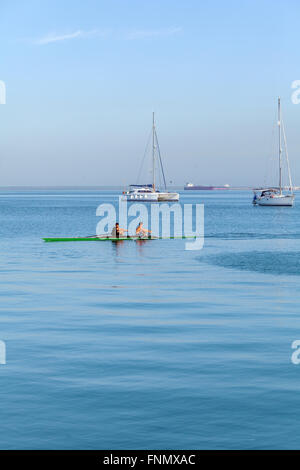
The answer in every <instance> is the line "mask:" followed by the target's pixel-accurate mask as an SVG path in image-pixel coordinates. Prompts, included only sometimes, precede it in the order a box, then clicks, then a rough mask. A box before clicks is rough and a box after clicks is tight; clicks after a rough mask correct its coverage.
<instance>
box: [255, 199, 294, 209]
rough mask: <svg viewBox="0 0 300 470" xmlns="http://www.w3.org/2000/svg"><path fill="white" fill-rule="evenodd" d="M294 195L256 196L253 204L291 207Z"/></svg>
mask: <svg viewBox="0 0 300 470" xmlns="http://www.w3.org/2000/svg"><path fill="white" fill-rule="evenodd" d="M294 199H295V196H277V197H276V196H274V197H262V198H257V199H256V201H255V204H258V205H259V206H277V207H278V206H281V207H292V206H293V205H294Z"/></svg>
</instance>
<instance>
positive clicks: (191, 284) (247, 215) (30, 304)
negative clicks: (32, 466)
mask: <svg viewBox="0 0 300 470" xmlns="http://www.w3.org/2000/svg"><path fill="white" fill-rule="evenodd" d="M251 199H252V195H251V193H250V192H234V191H232V192H231V191H228V192H225V191H224V192H209V191H208V192H202V193H200V192H199V193H194V192H191V193H186V194H182V197H181V202H183V203H184V202H189V203H192V202H194V203H196V202H198V203H204V204H205V235H206V236H205V245H204V248H203V250H201V251H185V250H184V241H182V240H154V241H147V242H144V243H142V244H139V243H136V242H131V241H130V242H123V243H122V242H118V243H117V244H116V243H111V242H98V243H97V242H90V243H89V242H86V243H60V244H59V243H56V244H54V243H49V244H46V243H44V242H43V241H42V240H41V238H42V237H44V236H68V235H76V236H77V235H92V234H94V233H95V228H96V224H97V221H98V219H97V217H96V208H97V206H98V205H99V204H101V203H103V202H116V201H117V194H116V193H113V192H109V191H106V192H101V191H67V190H59V191H51V190H49V191H43V190H39V191H37V190H36V191H34V190H32V191H13V190H12V191H1V192H0V247H1V250H0V253H1V266H0V276H1V288H0V302H1V303H0V309H1V316H0V321H1V324H0V325H1V327H0V339H1V340H3V341H5V342H6V347H7V364H6V365H0V380H1V387H0V416H1V448H2V449H16V448H19V449H97V448H99V449H104V448H106V449H118V448H120V449H139V448H141V449H178V448H182V449H197V448H204V449H278V448H281V449H287V448H293V449H295V448H299V447H300V419H299V418H300V365H299V366H297V365H294V364H292V362H291V354H292V352H293V351H292V349H291V343H292V342H293V341H294V340H296V339H300V277H299V274H300V254H299V247H300V194H299V195H298V198H296V199H299V201H296V206H295V207H294V208H267V207H264V208H263V207H253V206H252V204H251Z"/></svg>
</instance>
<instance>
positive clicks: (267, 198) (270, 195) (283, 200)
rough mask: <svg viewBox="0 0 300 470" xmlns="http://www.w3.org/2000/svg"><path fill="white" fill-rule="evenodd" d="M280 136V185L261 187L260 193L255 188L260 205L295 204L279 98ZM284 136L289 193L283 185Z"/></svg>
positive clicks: (254, 200) (255, 194)
mask: <svg viewBox="0 0 300 470" xmlns="http://www.w3.org/2000/svg"><path fill="white" fill-rule="evenodd" d="M278 136H279V142H278V143H279V187H278V188H266V189H261V190H259V191H260V193H261V194H260V195H258V194H257V192H258V190H256V189H255V190H254V197H253V201H252V202H253V204H258V205H259V206H289V207H291V206H293V204H294V199H295V195H294V193H293V185H292V178H291V171H290V164H289V158H288V151H287V143H286V135H285V129H284V124H283V120H282V116H281V101H280V98H278ZM282 136H283V140H284V149H285V152H284V153H285V157H286V164H287V169H288V176H289V186H288V191H289V192H288V193H284V192H283V190H284V189H285V188H283V186H282Z"/></svg>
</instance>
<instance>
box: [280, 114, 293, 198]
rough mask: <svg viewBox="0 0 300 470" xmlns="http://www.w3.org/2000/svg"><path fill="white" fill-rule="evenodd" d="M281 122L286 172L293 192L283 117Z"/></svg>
mask: <svg viewBox="0 0 300 470" xmlns="http://www.w3.org/2000/svg"><path fill="white" fill-rule="evenodd" d="M281 123H282V130H283V140H284V147H285V155H286V162H287V168H288V174H289V183H290V191H291V192H293V183H292V176H291V169H290V161H289V154H288V148H287V141H286V133H285V127H284V122H283V119H282V120H281Z"/></svg>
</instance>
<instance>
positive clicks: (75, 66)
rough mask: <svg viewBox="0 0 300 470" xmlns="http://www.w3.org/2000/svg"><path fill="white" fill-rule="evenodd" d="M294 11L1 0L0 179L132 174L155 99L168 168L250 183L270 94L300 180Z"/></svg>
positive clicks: (112, 178) (268, 138) (263, 142)
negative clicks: (0, 98)
mask: <svg viewBox="0 0 300 470" xmlns="http://www.w3.org/2000/svg"><path fill="white" fill-rule="evenodd" d="M299 14H300V4H299V2H298V1H297V0H284V1H279V0H272V1H271V0H234V1H233V0H228V1H224V0H216V1H203V0H151V1H150V0H105V1H104V0H85V1H84V2H83V1H82V0H71V1H70V0H63V1H62V0H39V1H38V0H0V80H1V81H3V82H5V85H6V104H5V105H2V104H1V105H0V186H11V185H21V186H27V185H28V186H32V185H37V186H40V185H97V186H98V185H127V184H130V183H136V179H137V175H138V170H139V167H140V163H141V160H142V158H143V154H144V150H145V146H146V143H147V139H148V136H149V132H150V131H151V120H152V112H153V111H155V115H156V123H157V133H158V138H159V143H160V149H161V153H162V158H163V162H164V167H165V173H166V179H167V181H168V182H170V181H172V183H173V184H175V185H183V184H184V183H186V182H188V181H189V182H194V183H199V184H225V183H228V184H230V185H235V186H236V185H251V186H257V185H260V184H263V183H264V182H265V181H267V180H268V178H270V175H271V173H272V172H269V167H270V161H271V162H272V159H273V161H274V165H276V161H275V159H276V142H277V141H276V137H275V135H274V124H275V122H276V108H277V98H278V96H281V98H282V109H283V116H284V121H285V127H286V133H287V139H288V146H289V157H290V163H291V169H292V176H293V180H294V182H295V184H297V185H300V158H299V156H300V155H299V154H300V151H299V150H300V133H299V130H298V129H299V124H300V104H299V105H295V104H293V103H292V100H291V95H292V91H293V90H292V89H291V85H292V82H293V81H295V80H300V70H299V67H300V65H299V64H300V62H299V24H298V23H299ZM148 177H149V178H148ZM272 177H273V176H272ZM275 177H276V176H275ZM144 178H148V179H151V178H150V173H149V171H148V167H147V165H146V168H145V174H144ZM143 182H145V181H143ZM270 182H271V181H270Z"/></svg>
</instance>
